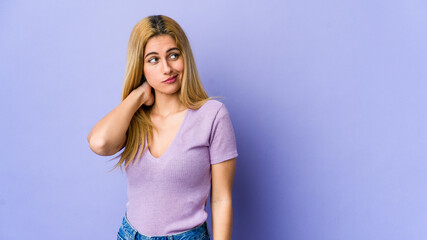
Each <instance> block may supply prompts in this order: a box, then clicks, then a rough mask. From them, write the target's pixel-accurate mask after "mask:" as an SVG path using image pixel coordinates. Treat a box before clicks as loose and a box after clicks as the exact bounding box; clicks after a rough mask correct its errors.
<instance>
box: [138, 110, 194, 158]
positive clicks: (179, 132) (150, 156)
mask: <svg viewBox="0 0 427 240" xmlns="http://www.w3.org/2000/svg"><path fill="white" fill-rule="evenodd" d="M190 110H191V109H187V110H185V111H186V112H185V116H184V120H182V123H181V125H180V126H179V129H178V132H177V133H176V134H175V137H174V138H173V140H172V142H171V144H170V145H169V147H168V148H167V149H166V151H165V152H164V153H163V154H162V155H160V156H159V157H157V158H156V157H154V156H153V155H152V154H151V151H150V148H149V147H147V155H148V157H149V158H151V159H153V160H155V161H159V160H160V159H162V158H164V157H165V156H167V154H168V153H169V152H170V151H171V150H170V149H171V148H173V147H174V145H175V142H176V141H177V140H176V139H177V138H179V136H180V135H181V131H182V128H183V127H184V124H185V122H186V120H187V117H188V112H189V111H190ZM145 142H147V136H145Z"/></svg>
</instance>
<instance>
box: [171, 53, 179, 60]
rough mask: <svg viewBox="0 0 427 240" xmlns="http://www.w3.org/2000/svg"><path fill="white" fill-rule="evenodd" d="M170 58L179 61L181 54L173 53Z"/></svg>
mask: <svg viewBox="0 0 427 240" xmlns="http://www.w3.org/2000/svg"><path fill="white" fill-rule="evenodd" d="M170 58H172V59H178V58H179V53H172V54H171V55H170Z"/></svg>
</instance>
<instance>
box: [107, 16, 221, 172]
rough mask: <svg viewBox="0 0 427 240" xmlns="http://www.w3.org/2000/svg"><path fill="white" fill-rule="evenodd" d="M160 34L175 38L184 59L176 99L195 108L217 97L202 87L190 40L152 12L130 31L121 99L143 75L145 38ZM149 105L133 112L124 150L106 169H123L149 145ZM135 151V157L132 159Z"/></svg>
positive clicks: (180, 29) (168, 21)
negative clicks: (115, 161) (141, 147)
mask: <svg viewBox="0 0 427 240" xmlns="http://www.w3.org/2000/svg"><path fill="white" fill-rule="evenodd" d="M162 34H168V35H170V36H171V37H172V38H173V39H174V40H175V42H176V45H177V47H178V48H179V50H180V51H181V53H182V57H183V59H184V66H185V68H184V72H183V77H182V83H181V89H180V90H179V99H180V101H181V102H182V103H183V104H184V105H185V106H186V107H187V108H189V109H199V108H200V107H201V106H202V105H203V104H204V103H205V102H206V101H208V100H209V99H213V98H217V97H209V96H208V94H207V93H206V91H205V90H204V88H203V85H202V83H201V81H200V78H199V74H198V72H197V68H196V63H195V61H194V57H193V52H192V51H191V47H190V43H189V41H188V39H187V36H186V35H185V33H184V30H183V29H182V28H181V26H179V24H178V23H177V22H175V21H174V20H173V19H172V18H169V17H167V16H164V15H153V16H148V17H146V18H144V19H142V20H141V21H139V22H138V23H137V24H136V25H135V26H134V28H133V30H132V32H131V34H130V38H129V44H128V50H127V63H126V73H125V77H124V84H123V90H122V101H123V100H124V99H126V97H127V96H128V95H129V94H130V93H131V92H132V91H133V90H134V89H135V88H137V87H138V86H139V84H140V81H141V79H142V77H143V73H144V71H143V69H144V61H143V59H144V57H143V56H144V51H145V46H146V44H147V42H148V40H149V39H150V38H152V37H154V36H158V35H162ZM153 105H154V104H153ZM153 105H151V106H146V105H142V106H141V107H140V108H139V109H138V110H137V111H136V112H135V114H134V116H133V117H132V120H131V121H130V124H129V128H128V130H127V132H126V143H125V148H124V151H123V152H122V153H121V154H119V155H118V156H116V157H114V158H113V159H111V160H114V159H116V158H118V157H120V160H119V162H118V163H117V164H116V165H114V167H113V168H112V169H111V170H110V171H112V170H114V169H115V168H117V167H119V166H120V169H121V170H122V171H123V164H124V165H125V169H126V168H127V167H128V166H129V164H131V163H132V162H134V161H135V163H136V162H137V161H138V160H139V159H140V156H141V155H142V154H143V153H144V152H145V151H146V150H147V148H148V145H150V144H151V142H152V137H153V128H154V125H153V123H152V122H151V119H150V115H149V113H150V110H151V108H152V106H153ZM145 136H147V141H148V143H146V142H145ZM142 144H143V146H144V149H142V151H141V149H140V146H142ZM137 154H138V156H137V157H136V158H135V156H136V155H137ZM111 160H110V161H111Z"/></svg>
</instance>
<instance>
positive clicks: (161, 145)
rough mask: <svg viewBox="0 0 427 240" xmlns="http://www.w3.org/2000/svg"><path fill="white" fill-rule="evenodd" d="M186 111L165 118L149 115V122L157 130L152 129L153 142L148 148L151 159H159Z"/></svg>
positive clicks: (176, 131) (173, 136)
mask: <svg viewBox="0 0 427 240" xmlns="http://www.w3.org/2000/svg"><path fill="white" fill-rule="evenodd" d="M187 111H188V109H185V110H183V111H181V112H178V113H175V114H173V115H171V116H168V117H167V118H163V117H161V116H156V115H151V116H150V118H151V121H152V122H153V124H154V126H156V128H157V130H158V131H156V130H155V129H153V141H152V142H151V144H150V145H149V146H148V148H149V150H150V153H151V155H152V156H153V157H155V158H159V157H161V156H162V155H163V154H164V153H165V152H166V150H167V149H168V148H169V146H170V145H171V143H172V141H173V140H174V138H175V136H176V134H177V133H178V130H179V128H180V127H181V124H182V122H183V121H184V117H185V114H186V112H187Z"/></svg>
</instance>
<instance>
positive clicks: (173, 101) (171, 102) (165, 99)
mask: <svg viewBox="0 0 427 240" xmlns="http://www.w3.org/2000/svg"><path fill="white" fill-rule="evenodd" d="M178 94H179V91H178V92H176V93H174V94H163V93H159V92H157V91H156V94H155V101H154V104H153V107H152V109H151V112H152V113H153V114H155V115H160V116H162V117H167V116H170V115H172V114H175V113H177V112H181V111H183V110H185V109H186V107H185V106H184V104H182V102H181V101H180V100H179V98H178Z"/></svg>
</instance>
